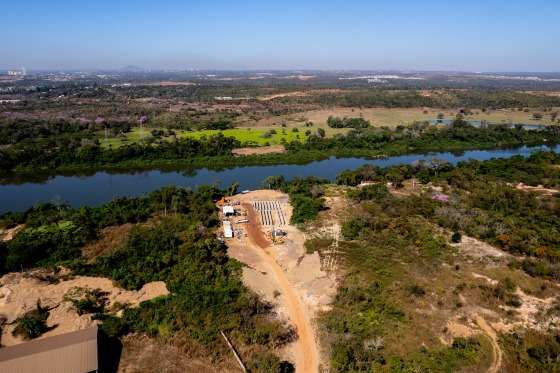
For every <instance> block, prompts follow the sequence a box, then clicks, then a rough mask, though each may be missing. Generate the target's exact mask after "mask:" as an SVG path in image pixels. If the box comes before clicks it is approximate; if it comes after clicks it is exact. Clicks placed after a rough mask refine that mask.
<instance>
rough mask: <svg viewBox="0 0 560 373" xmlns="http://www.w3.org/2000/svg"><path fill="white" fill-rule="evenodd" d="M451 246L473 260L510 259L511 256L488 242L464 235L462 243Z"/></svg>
mask: <svg viewBox="0 0 560 373" xmlns="http://www.w3.org/2000/svg"><path fill="white" fill-rule="evenodd" d="M451 246H453V247H456V248H458V249H459V252H460V253H461V254H463V255H465V256H469V257H472V258H479V259H480V258H505V259H507V258H510V257H511V254H508V253H506V252H505V251H503V250H500V249H498V248H496V247H494V246H492V245H489V244H487V243H486V242H483V241H480V240H477V239H476V238H473V237H469V236H465V235H463V237H461V242H459V243H452V244H451Z"/></svg>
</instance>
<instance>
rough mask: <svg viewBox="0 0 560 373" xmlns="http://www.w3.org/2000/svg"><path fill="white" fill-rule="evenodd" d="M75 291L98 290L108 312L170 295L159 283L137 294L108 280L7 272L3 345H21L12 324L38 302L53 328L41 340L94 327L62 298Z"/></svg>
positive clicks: (1, 288)
mask: <svg viewBox="0 0 560 373" xmlns="http://www.w3.org/2000/svg"><path fill="white" fill-rule="evenodd" d="M45 278H48V279H49V280H50V281H47V280H45ZM57 280H58V281H57ZM76 288H81V289H90V290H94V289H100V290H101V291H103V292H105V293H106V294H107V304H106V308H107V309H110V308H111V307H112V306H114V305H116V304H121V305H129V306H130V307H136V306H138V305H139V304H140V303H141V302H144V301H147V300H150V299H153V298H156V297H158V296H162V295H167V294H169V291H168V290H167V287H166V286H165V283H164V282H162V281H156V282H150V283H148V284H145V285H144V286H143V287H142V288H141V289H140V290H138V291H130V290H124V289H121V288H119V287H116V286H115V285H114V284H113V282H112V281H111V280H110V279H108V278H102V277H86V276H72V275H70V274H69V273H68V271H66V270H63V272H62V274H61V273H59V274H54V273H46V271H35V272H30V273H23V274H22V273H8V274H6V275H4V276H2V278H0V315H1V316H3V317H4V318H5V319H6V324H7V325H6V326H5V327H4V328H3V329H2V340H1V341H2V345H4V346H11V345H15V344H18V343H22V342H24V341H23V340H22V339H20V338H19V337H14V336H12V331H13V328H14V325H13V324H12V323H13V322H14V321H15V320H16V319H17V318H18V317H21V316H23V315H24V314H25V313H26V312H28V311H31V310H33V309H35V308H36V306H37V302H38V301H39V302H41V305H42V306H43V307H47V308H49V309H51V311H50V315H49V318H48V320H47V325H48V326H49V327H53V328H52V329H51V330H50V331H49V332H47V333H45V334H43V335H42V336H41V337H40V338H45V337H50V336H54V335H58V334H63V333H68V332H71V331H75V330H80V329H84V328H87V327H89V326H91V325H92V324H94V323H95V322H96V321H94V320H92V319H91V315H89V314H85V315H78V313H77V312H76V311H75V309H74V308H73V306H72V303H71V302H69V301H67V300H65V295H67V294H68V293H69V292H71V291H72V290H73V289H76Z"/></svg>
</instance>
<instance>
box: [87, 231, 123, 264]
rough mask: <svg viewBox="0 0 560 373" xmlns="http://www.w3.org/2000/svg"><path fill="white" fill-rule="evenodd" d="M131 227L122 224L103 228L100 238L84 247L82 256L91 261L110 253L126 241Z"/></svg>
mask: <svg viewBox="0 0 560 373" xmlns="http://www.w3.org/2000/svg"><path fill="white" fill-rule="evenodd" d="M132 227H134V225H133V224H123V225H117V226H113V227H107V228H103V230H102V231H101V238H100V239H99V240H97V241H94V242H91V243H88V244H87V245H86V246H84V247H83V248H82V255H83V256H84V257H85V258H86V259H88V260H92V259H94V258H96V257H98V256H100V255H104V254H109V253H111V252H112V251H114V250H116V249H117V248H118V247H119V246H120V245H121V244H122V243H123V242H124V241H125V240H126V238H127V237H128V234H129V233H130V230H131V229H132Z"/></svg>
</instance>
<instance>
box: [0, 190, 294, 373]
mask: <svg viewBox="0 0 560 373" xmlns="http://www.w3.org/2000/svg"><path fill="white" fill-rule="evenodd" d="M221 196H223V192H222V191H220V190H217V189H215V188H212V187H201V188H200V189H199V190H197V191H195V192H193V191H187V190H184V189H177V188H171V187H169V188H163V189H161V190H158V191H156V192H153V193H151V194H149V195H148V196H146V197H142V198H131V199H127V198H125V199H119V200H115V201H113V202H111V203H108V204H105V205H103V206H100V207H95V208H91V207H82V208H79V209H71V208H69V207H68V206H53V205H41V206H38V207H37V208H33V209H30V210H28V211H26V212H25V213H20V214H12V213H9V214H5V215H3V216H2V217H1V218H0V221H1V222H2V224H3V225H13V224H26V228H25V229H24V230H23V231H22V232H20V233H18V234H17V235H16V237H15V238H14V239H13V240H12V241H10V242H8V243H7V244H6V245H5V246H4V247H1V248H0V249H1V252H0V254H1V258H2V260H3V266H2V268H1V272H2V273H5V272H7V271H12V270H20V269H22V268H23V269H28V268H33V267H35V266H45V265H48V266H53V267H54V266H57V265H65V266H68V267H70V268H71V269H72V270H73V272H74V273H76V274H82V275H95V276H105V277H109V278H111V279H113V280H114V281H115V282H116V283H117V284H118V285H119V286H122V287H124V288H126V289H139V288H141V287H142V286H143V285H144V284H146V283H147V282H151V281H165V283H166V285H167V287H168V289H169V290H170V292H171V294H170V295H168V296H165V297H160V298H157V299H154V300H152V301H149V302H144V303H142V304H140V306H139V307H137V308H127V307H125V308H124V311H123V316H122V317H116V316H115V315H114V314H113V313H112V312H113V310H107V309H106V297H105V294H104V293H103V292H101V291H99V290H87V289H73V290H71V291H70V292H69V293H68V294H66V299H67V300H69V301H70V302H72V304H73V306H74V307H75V309H76V310H77V312H78V313H79V314H85V313H92V314H93V315H94V316H93V317H94V318H96V319H99V320H101V321H102V325H101V329H102V330H104V331H105V333H106V334H108V335H110V336H122V335H124V334H127V333H129V332H144V333H147V334H148V335H151V336H158V337H160V338H162V339H164V340H169V341H173V340H180V341H181V343H182V344H183V345H185V346H189V347H188V348H189V349H190V350H191V351H198V352H199V353H202V354H204V355H206V356H209V357H212V358H216V359H219V358H221V357H222V356H224V355H225V354H228V353H229V352H228V350H227V347H226V346H224V344H223V341H221V340H220V337H219V331H220V330H222V331H224V332H226V333H227V334H228V335H229V337H230V338H231V339H232V340H233V341H234V342H235V343H236V345H238V346H247V349H248V350H249V351H251V352H250V353H249V354H248V355H247V357H246V358H247V361H248V362H251V363H252V359H253V358H254V359H255V364H256V365H255V366H267V365H269V366H272V367H275V368H278V369H279V370H278V372H285V371H286V372H287V371H289V370H285V369H289V367H290V365H289V364H288V363H285V362H280V361H279V360H275V359H274V358H272V357H271V356H268V355H266V352H267V351H269V350H270V349H272V348H276V347H280V346H283V345H284V344H286V343H287V342H289V341H291V340H293V338H295V333H294V331H293V330H291V329H290V328H287V327H286V326H285V325H284V324H283V323H280V322H277V321H272V320H271V306H270V305H268V304H266V303H263V302H262V301H260V300H259V299H258V297H257V296H256V295H255V294H253V293H251V292H250V291H249V290H247V289H246V288H245V287H244V286H243V284H242V282H241V265H240V263H238V262H237V261H235V260H232V259H230V258H228V256H227V253H226V246H225V245H224V244H223V243H222V242H220V241H218V240H217V239H216V237H215V232H214V229H215V228H216V226H217V224H218V216H217V213H216V208H215V205H214V201H215V200H216V199H218V198H220V197H221ZM138 222H145V223H143V224H139V225H137V226H136V227H135V228H134V229H133V230H132V231H131V233H130V235H129V236H128V237H127V239H126V240H125V242H124V243H123V244H122V246H121V247H119V248H117V249H116V250H114V251H112V252H111V253H110V254H107V255H102V256H99V257H97V258H96V259H95V260H94V261H93V262H88V261H86V260H85V259H84V258H82V256H81V247H82V246H83V245H84V243H86V242H91V241H92V240H95V239H96V238H97V237H99V234H100V230H101V229H102V228H103V227H106V226H109V225H117V224H124V223H138ZM26 248H27V249H26ZM47 317H48V311H46V310H45V309H43V308H41V307H38V309H37V310H36V311H33V312H31V313H29V314H26V315H25V316H24V317H23V318H21V320H19V321H18V327H17V328H16V330H17V333H19V334H21V335H29V337H30V338H33V337H36V336H38V335H40V333H43V332H44V331H45V330H46V329H45V327H46V326H45V324H44V322H45V320H46V318H47ZM255 369H257V368H255ZM259 369H260V368H259Z"/></svg>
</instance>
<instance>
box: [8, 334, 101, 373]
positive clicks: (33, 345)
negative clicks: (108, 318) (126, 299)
mask: <svg viewBox="0 0 560 373" xmlns="http://www.w3.org/2000/svg"><path fill="white" fill-rule="evenodd" d="M97 369H98V362H97V327H93V328H88V329H83V330H78V331H75V332H72V333H66V334H61V335H57V336H54V337H49V338H44V339H37V340H34V341H30V342H27V343H22V344H19V345H15V346H10V347H4V348H0V372H2V373H26V372H37V373H86V372H92V371H96V370H97Z"/></svg>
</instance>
